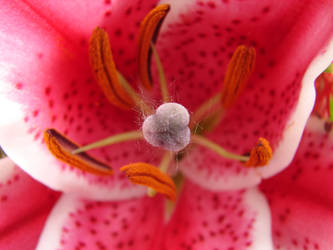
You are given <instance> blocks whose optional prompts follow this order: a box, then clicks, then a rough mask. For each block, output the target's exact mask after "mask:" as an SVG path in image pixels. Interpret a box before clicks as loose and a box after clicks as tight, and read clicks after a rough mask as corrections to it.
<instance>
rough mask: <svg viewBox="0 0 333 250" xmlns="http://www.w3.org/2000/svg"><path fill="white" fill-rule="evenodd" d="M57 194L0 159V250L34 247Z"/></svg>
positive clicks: (5, 160) (12, 164) (6, 159)
mask: <svg viewBox="0 0 333 250" xmlns="http://www.w3.org/2000/svg"><path fill="white" fill-rule="evenodd" d="M58 196H59V195H58V193H56V192H54V191H52V190H50V189H48V188H47V187H46V186H44V185H42V184H40V183H38V182H36V181H35V180H33V179H32V178H31V177H30V176H28V175H27V174H26V173H24V172H23V171H22V170H21V169H20V168H19V167H17V166H16V165H15V164H14V163H13V162H12V161H11V160H10V159H9V158H4V159H1V160H0V235H1V237H0V249H6V250H17V249H26V250H34V249H35V247H36V245H37V241H38V238H39V235H40V233H41V231H42V229H43V226H44V223H45V221H46V218H47V216H48V214H49V212H50V210H51V208H52V206H53V204H54V203H55V201H56V199H57V198H58Z"/></svg>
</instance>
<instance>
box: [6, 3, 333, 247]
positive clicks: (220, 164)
mask: <svg viewBox="0 0 333 250" xmlns="http://www.w3.org/2000/svg"><path fill="white" fill-rule="evenodd" d="M155 5H156V2H155V1H144V2H141V1H133V2H130V3H129V2H126V3H125V2H124V1H112V2H111V1H105V2H101V3H95V2H94V3H90V2H89V3H88V2H80V4H78V3H76V2H75V3H74V2H73V3H53V2H47V1H44V2H42V3H38V4H36V3H35V2H33V1H29V2H28V1H25V2H20V3H17V2H6V3H5V4H4V5H3V6H2V9H1V11H2V13H1V15H2V16H6V22H1V24H0V31H1V37H2V38H3V39H2V41H1V45H0V51H1V54H2V59H1V71H0V72H1V73H0V80H1V85H0V96H1V98H0V102H1V106H2V107H6V110H7V112H8V115H6V116H2V117H1V118H0V144H1V145H2V147H3V149H4V150H5V152H6V153H7V155H8V156H9V157H10V158H11V159H13V161H14V162H16V163H17V164H18V165H19V166H20V167H21V168H22V169H23V170H24V171H26V172H27V173H29V174H30V175H31V176H32V177H33V178H35V179H37V180H38V181H40V182H42V183H44V184H46V185H47V186H49V187H50V188H52V189H55V190H59V191H62V192H64V193H65V194H64V196H63V197H62V198H61V199H60V200H59V201H58V203H57V205H56V207H55V208H54V210H53V212H52V214H51V216H50V217H49V220H48V222H47V225H46V227H45V230H44V232H43V234H42V237H41V239H40V242H39V246H38V249H50V246H51V247H53V248H59V247H60V248H61V247H62V248H64V249H72V248H84V247H86V246H88V245H89V247H90V248H91V247H92V245H91V244H94V247H95V248H100V249H103V248H106V247H107V246H108V244H109V243H108V241H107V239H106V238H105V237H107V236H106V234H101V233H99V232H106V231H105V230H106V228H108V229H107V230H109V231H108V237H110V234H112V232H114V235H115V237H117V236H118V235H120V237H121V238H117V240H114V241H112V243H110V244H112V246H113V248H115V249H116V248H126V247H133V248H134V247H139V248H138V249H149V247H152V244H154V242H155V241H153V240H152V239H157V238H159V234H160V233H161V231H162V230H161V229H160V228H161V226H162V224H163V223H162V221H161V217H162V214H163V212H162V209H159V208H162V207H163V205H162V204H163V203H162V202H163V201H162V199H161V197H159V196H157V197H154V198H149V197H143V196H145V194H146V192H147V191H146V188H143V187H139V186H138V185H136V184H143V185H145V186H148V187H149V188H152V189H153V190H155V191H158V192H161V193H163V194H165V195H166V196H168V197H169V198H170V199H176V192H175V185H174V183H173V181H172V179H171V178H170V177H169V174H170V172H173V171H174V170H177V169H178V168H179V169H181V171H182V173H183V174H184V175H185V177H187V178H188V179H189V181H188V182H187V183H190V184H185V187H184V192H186V190H192V189H193V190H196V192H198V193H199V194H200V192H201V191H200V190H202V189H203V190H204V191H202V192H203V193H202V194H203V195H204V193H205V192H206V191H207V192H208V190H210V191H209V192H217V193H219V195H218V196H221V199H222V200H224V201H225V200H227V201H228V200H230V199H231V200H232V199H233V198H229V197H234V198H235V204H234V206H236V207H237V208H239V209H240V211H239V212H240V213H241V211H242V210H244V211H245V210H246V212H244V213H245V214H246V218H245V219H242V220H241V222H242V223H236V224H232V223H231V222H230V223H228V224H227V225H226V226H227V227H228V228H230V227H232V228H233V229H234V230H232V231H233V232H234V233H235V230H237V229H236V228H238V226H244V227H248V230H246V229H244V230H245V231H243V232H244V234H243V236H244V239H242V241H241V243H240V244H242V246H244V247H248V248H249V247H251V246H257V244H258V242H260V239H261V238H260V235H261V236H262V234H261V233H260V232H263V231H266V234H263V235H265V237H264V238H265V239H268V240H267V242H268V243H267V249H270V243H269V242H270V240H269V236H267V235H269V233H267V231H268V232H269V228H270V227H269V213H268V212H267V211H268V207H267V204H266V205H265V201H264V198H263V196H262V194H261V193H259V192H258V191H257V190H256V188H255V186H256V185H257V184H259V183H260V182H261V180H262V178H268V177H271V176H272V175H274V174H276V173H278V172H279V171H281V170H282V169H284V168H285V167H286V166H287V165H288V163H289V162H290V161H291V159H292V157H293V155H294V152H295V150H296V148H297V145H298V142H299V140H300V136H301V134H302V131H303V128H304V125H305V122H306V120H307V118H308V116H309V113H310V111H311V108H312V106H313V102H314V88H313V82H314V79H315V77H316V76H317V75H318V74H319V73H320V72H321V71H322V70H323V69H324V67H326V66H327V64H328V63H329V62H330V60H331V59H332V54H333V45H332V41H331V39H332V30H333V29H332V27H331V26H332V23H333V22H332V19H333V15H332V13H333V12H332V8H333V6H332V5H331V3H330V2H329V1H320V2H318V1H313V2H312V1H309V2H308V3H304V2H303V1H294V2H292V3H288V5H287V4H286V5H281V4H277V3H271V2H270V1H267V2H266V1H263V2H260V3H259V4H258V3H257V2H256V3H253V2H252V1H248V2H237V3H231V2H229V1H222V2H217V1H216V2H215V1H208V2H204V1H197V2H191V1H189V2H182V3H180V1H178V2H177V1H171V2H170V5H160V6H162V7H160V8H159V7H158V8H156V9H154V10H153V11H152V12H149V10H151V9H152V6H155ZM170 6H171V11H170V15H168V16H167V17H166V18H165V16H166V13H167V12H168V11H169V7H170ZM73 10H75V11H73ZM148 12H149V14H148V15H147V13H148ZM146 15H147V16H146ZM282 15H283V18H282ZM145 16H146V18H144V17H145ZM164 18H165V20H164V24H163V26H162V29H161V30H160V36H159V39H158V40H156V39H157V34H158V31H159V28H160V27H161V22H162V21H163V19H164ZM124 20H125V21H124ZM142 20H143V22H142V24H141V28H140V32H138V27H139V26H140V22H141V21H142ZM96 27H101V28H96ZM91 33H92V35H91ZM313 34H316V35H315V36H314V35H313ZM137 38H138V40H139V46H138V47H137V46H136V40H137ZM88 41H90V42H88ZM156 42H157V43H156ZM110 43H111V48H110ZM111 51H112V52H111ZM112 53H113V55H112ZM151 55H153V56H154V59H155V60H154V61H155V62H156V64H154V65H156V66H154V65H153V68H152V69H150V63H151V61H152V60H151ZM113 57H114V60H113ZM159 61H161V62H162V63H160V62H159ZM89 62H90V63H89ZM137 65H139V66H138V69H137ZM162 65H163V67H164V68H163V67H162ZM154 67H155V68H154ZM138 75H139V76H140V81H138V77H137V76H138ZM164 75H165V77H164ZM158 77H159V81H160V83H161V84H160V85H158V84H156V82H158V81H157V80H156V79H157V78H158ZM129 82H130V83H131V84H133V85H131V84H129ZM138 83H139V84H141V85H142V86H143V89H140V87H139V86H141V85H139V84H138ZM166 83H168V84H166ZM139 89H140V90H139ZM168 92H170V94H169V93H168ZM160 93H162V94H160ZM163 103H165V104H170V103H174V104H177V105H180V106H181V107H182V108H180V109H175V110H176V111H172V110H174V107H175V106H174V105H173V106H171V107H170V106H169V105H168V106H167V108H165V106H163V105H165V104H163ZM212 104H214V105H212ZM177 105H176V106H177ZM157 107H158V108H157ZM162 107H163V108H162ZM178 107H179V106H178ZM183 108H184V109H185V111H186V112H183V110H184V109H183ZM155 110H156V113H155ZM161 110H164V111H163V112H162V111H161ZM165 110H166V111H165ZM170 110H171V111H170ZM178 114H181V115H180V118H181V119H176V120H175V122H170V121H171V120H170V119H171V118H172V117H173V115H178ZM156 117H157V118H156ZM143 120H144V121H143ZM150 120H155V121H157V124H159V125H161V124H162V125H165V124H169V122H170V124H171V125H170V126H168V128H167V130H162V131H159V130H157V129H155V125H154V124H151V123H150ZM180 120H181V121H182V122H180V123H178V122H179V121H180ZM183 121H188V122H183ZM142 124H143V125H142ZM145 124H148V125H147V126H144V125H145ZM170 127H171V128H172V129H170ZM141 128H143V132H141ZM145 128H147V130H145ZM189 129H190V130H191V131H190V133H188V132H186V131H189ZM145 131H146V132H147V133H146V132H145ZM43 133H44V138H43ZM179 133H180V136H178V134H179ZM174 135H177V136H174ZM165 136H167V137H165ZM106 137H108V139H107V140H106V141H107V143H105V140H104V141H103V143H99V145H101V144H108V143H109V144H113V145H110V146H108V148H102V149H95V150H93V151H91V152H89V154H88V153H86V152H84V151H85V150H86V149H87V148H85V149H83V148H82V147H80V146H78V143H79V144H89V143H91V142H94V141H98V140H100V139H101V138H106ZM260 137H264V138H266V139H261V138H260ZM143 138H144V139H145V140H142V139H143ZM161 138H163V140H161ZM165 138H167V139H166V140H164V139H165ZM178 138H183V139H182V140H180V141H178ZM258 138H259V143H258V144H257V145H256V143H257V141H258ZM110 141H111V143H110ZM165 141H167V143H165ZM189 142H191V145H190V146H188V147H186V146H187V144H188V143H189ZM116 143H117V144H116ZM180 144H181V145H183V146H184V147H185V149H184V151H182V152H181V153H179V152H178V151H179V150H180V149H182V147H178V146H179V145H180ZM254 145H255V146H254ZM269 145H271V147H272V149H271V147H270V146H269ZM165 149H167V152H166V153H165ZM82 150H83V151H82ZM73 151H75V152H73ZM170 151H171V153H170ZM173 151H175V152H173ZM230 152H232V153H230ZM272 152H273V157H272ZM248 154H250V156H248ZM221 156H223V157H221ZM255 156H256V158H255ZM271 157H272V159H270V158H271ZM226 158H227V159H226ZM269 160H270V161H269ZM268 161H269V163H268ZM63 162H65V163H63ZM245 162H246V163H245ZM263 162H264V164H263ZM244 163H245V164H244ZM267 163H268V164H267ZM158 165H160V169H158V168H156V167H155V166H158ZM174 165H175V166H176V167H173V166H174ZM257 165H266V166H264V167H258V166H257ZM110 166H111V167H110ZM170 166H171V167H170ZM111 168H112V169H111ZM119 170H122V171H125V172H126V175H127V177H128V178H129V180H130V181H131V182H133V183H135V184H131V183H130V182H129V180H128V178H126V177H125V175H124V174H123V173H122V171H119ZM111 174H112V175H111ZM156 180H157V181H156ZM191 182H193V183H191ZM188 185H190V188H187V186H188ZM191 185H192V186H191ZM192 187H193V188H192ZM244 188H248V189H246V190H244ZM206 189H207V190H206ZM239 189H242V191H235V190H239ZM149 190H150V191H149V194H150V195H154V191H152V190H151V189H149ZM227 190H229V191H227ZM221 191H225V192H230V194H229V195H224V193H221ZM187 192H188V193H190V194H192V192H191V191H187ZM199 196H200V195H199ZM199 196H196V197H199ZM142 197H143V198H142ZM181 197H182V196H180V198H179V199H182V198H181ZM249 197H252V198H251V199H250V198H249ZM132 198H139V199H134V200H133V199H132ZM205 198H206V197H205ZM198 199H199V198H198ZM256 200H258V203H256V204H253V201H256ZM102 201H103V202H102ZM182 201H184V202H185V201H186V199H185V198H183V199H182V200H181V201H180V202H179V204H181V202H182ZM198 203H199V202H198ZM113 207H116V208H117V207H121V209H120V210H119V211H121V212H114V214H115V215H114V217H113V219H114V223H112V224H111V221H110V219H111V218H110V213H111V210H112V209H113ZM156 207H157V209H155V208H156ZM116 208H115V209H116ZM224 209H226V211H225V214H226V215H227V214H229V212H231V211H229V210H228V209H229V208H228V207H225V208H224ZM131 211H132V212H131ZM146 211H150V216H149V219H147V217H145V216H144V214H145V213H146ZM265 211H266V212H265ZM97 213H98V214H99V215H100V216H101V217H100V218H99V220H97V218H96V216H94V215H96V214H97ZM241 214H242V213H241ZM140 215H141V217H140ZM68 216H69V217H70V218H71V219H68ZM236 217H237V216H236ZM239 217H241V216H239ZM80 218H81V219H82V220H81V219H80ZM259 218H260V219H259ZM102 220H103V221H102ZM88 221H90V222H91V223H94V222H96V221H98V223H99V224H98V226H96V227H95V226H88V225H87V223H88ZM261 221H265V223H261ZM233 222H235V221H233ZM185 224H186V223H185ZM82 225H84V226H83V227H81V226H82ZM109 225H110V226H109ZM136 225H140V226H142V228H145V230H141V229H140V230H139V231H140V232H137V230H136V229H137V228H138V226H136ZM245 225H246V226H245ZM257 225H259V226H258V227H257ZM258 228H259V229H258ZM128 229H130V230H129V231H130V232H129V234H126V233H125V232H126V230H128ZM154 229H155V231H154ZM81 230H82V231H81ZM146 230H147V231H146ZM249 230H250V231H251V232H250V231H249ZM111 231H112V232H111ZM134 232H135V233H136V235H137V236H138V237H139V236H140V237H139V238H140V239H141V241H140V243H137V242H138V241H137V240H134V239H133V240H131V238H129V237H128V236H129V235H131V236H133V234H134ZM258 232H259V233H258ZM72 233H73V234H72ZM245 233H247V234H245ZM74 235H75V236H74ZM80 235H81V236H82V235H85V236H87V235H89V236H87V237H86V238H85V239H86V241H84V240H80V238H81V237H80ZM152 235H153V236H154V237H152ZM246 235H250V236H249V237H250V240H247V239H245V238H247V236H246ZM236 236H237V235H236ZM266 236H267V237H266ZM236 238H237V240H235V238H233V240H234V241H238V239H239V237H236ZM72 239H75V240H72ZM108 239H109V238H108ZM145 239H146V241H142V240H145ZM87 241H89V242H87ZM114 244H116V245H114ZM185 244H188V243H185ZM208 244H210V243H208ZM237 246H238V245H237V244H234V245H232V246H230V247H231V248H232V247H236V248H237Z"/></svg>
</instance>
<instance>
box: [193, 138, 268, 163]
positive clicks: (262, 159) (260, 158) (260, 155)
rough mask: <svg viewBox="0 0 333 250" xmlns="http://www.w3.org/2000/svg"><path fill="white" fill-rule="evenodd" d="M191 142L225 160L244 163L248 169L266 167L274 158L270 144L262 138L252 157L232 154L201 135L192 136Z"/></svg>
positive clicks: (252, 151)
mask: <svg viewBox="0 0 333 250" xmlns="http://www.w3.org/2000/svg"><path fill="white" fill-rule="evenodd" d="M191 142H192V143H195V144H198V145H201V146H204V147H206V148H209V149H211V150H212V151H214V152H216V153H217V154H219V155H220V156H222V157H224V158H228V159H233V160H238V161H241V162H244V163H245V165H246V166H248V167H260V166H265V165H267V164H268V162H269V160H270V159H271V158H272V156H273V151H272V148H271V147H270V145H269V142H268V141H267V140H266V139H265V138H261V137H260V138H259V140H258V143H257V145H256V146H255V147H254V148H253V149H252V150H251V153H250V156H245V155H237V154H233V153H230V152H228V151H226V150H225V149H224V148H222V147H221V146H220V145H218V144H216V143H214V142H212V141H210V140H208V139H206V138H205V137H203V136H200V135H192V141H191Z"/></svg>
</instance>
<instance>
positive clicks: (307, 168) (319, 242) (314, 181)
mask: <svg viewBox="0 0 333 250" xmlns="http://www.w3.org/2000/svg"><path fill="white" fill-rule="evenodd" d="M332 149H333V136H332V133H327V131H325V123H324V122H323V121H321V120H319V119H318V118H315V117H312V118H311V119H310V120H309V122H308V124H307V127H306V129H305V132H304V135H303V138H302V141H301V143H300V146H299V149H298V151H297V153H296V156H295V158H294V160H293V161H292V163H291V165H290V166H289V167H288V169H286V170H285V171H283V172H282V173H281V174H279V175H277V176H275V177H273V178H271V179H270V180H267V181H264V182H263V184H262V185H261V188H262V190H263V191H264V193H265V194H266V196H267V198H268V201H269V204H270V208H271V213H272V227H273V229H272V230H273V240H274V245H275V247H276V249H295V250H300V249H309V250H316V249H331V248H332V246H333V239H332V233H333V211H332V206H333V185H332V177H333V156H332Z"/></svg>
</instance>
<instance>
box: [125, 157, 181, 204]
mask: <svg viewBox="0 0 333 250" xmlns="http://www.w3.org/2000/svg"><path fill="white" fill-rule="evenodd" d="M120 171H125V173H126V175H127V177H128V178H129V180H130V181H131V182H133V183H135V184H140V185H143V186H146V187H150V188H152V189H154V190H155V191H156V192H159V193H162V194H164V195H166V196H167V197H168V198H169V199H170V200H172V201H174V200H175V199H176V187H175V184H174V182H173V180H172V179H171V178H170V177H169V176H168V175H167V174H165V173H163V172H162V171H160V169H158V168H157V167H155V166H153V165H151V164H148V163H144V162H137V163H132V164H129V165H126V166H123V167H122V168H121V169H120Z"/></svg>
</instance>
